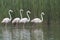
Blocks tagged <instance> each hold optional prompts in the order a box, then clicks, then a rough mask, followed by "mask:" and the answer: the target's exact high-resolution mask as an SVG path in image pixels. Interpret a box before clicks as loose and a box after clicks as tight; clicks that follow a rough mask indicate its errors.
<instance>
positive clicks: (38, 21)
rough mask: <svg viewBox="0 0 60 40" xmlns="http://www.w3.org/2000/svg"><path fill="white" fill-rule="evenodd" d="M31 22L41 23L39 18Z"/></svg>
mask: <svg viewBox="0 0 60 40" xmlns="http://www.w3.org/2000/svg"><path fill="white" fill-rule="evenodd" d="M31 22H33V23H41V22H42V21H41V20H40V18H34V19H33V20H31Z"/></svg>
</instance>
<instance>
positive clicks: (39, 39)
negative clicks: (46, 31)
mask: <svg viewBox="0 0 60 40" xmlns="http://www.w3.org/2000/svg"><path fill="white" fill-rule="evenodd" d="M2 33H3V40H44V38H43V37H44V36H43V30H42V29H34V30H31V31H30V30H29V29H18V28H13V29H12V30H11V29H10V30H9V29H2ZM31 35H32V37H31Z"/></svg>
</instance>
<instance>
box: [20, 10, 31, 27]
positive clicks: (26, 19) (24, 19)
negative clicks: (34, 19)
mask: <svg viewBox="0 0 60 40" xmlns="http://www.w3.org/2000/svg"><path fill="white" fill-rule="evenodd" d="M30 13H31V12H30V11H29V10H28V11H27V12H26V14H27V17H28V18H21V20H20V23H24V24H25V23H27V22H29V21H30V17H29V14H30ZM23 28H24V25H23Z"/></svg>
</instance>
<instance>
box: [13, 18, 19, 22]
mask: <svg viewBox="0 0 60 40" xmlns="http://www.w3.org/2000/svg"><path fill="white" fill-rule="evenodd" d="M19 21H20V18H15V19H13V21H12V23H19Z"/></svg>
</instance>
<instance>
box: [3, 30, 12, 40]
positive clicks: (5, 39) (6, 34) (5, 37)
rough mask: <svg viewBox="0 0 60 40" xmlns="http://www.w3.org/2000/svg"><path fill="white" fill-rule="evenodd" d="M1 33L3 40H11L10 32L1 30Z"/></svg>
mask: <svg viewBox="0 0 60 40" xmlns="http://www.w3.org/2000/svg"><path fill="white" fill-rule="evenodd" d="M2 33H3V40H12V35H11V32H10V31H9V30H7V29H6V30H3V29H2Z"/></svg>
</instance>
